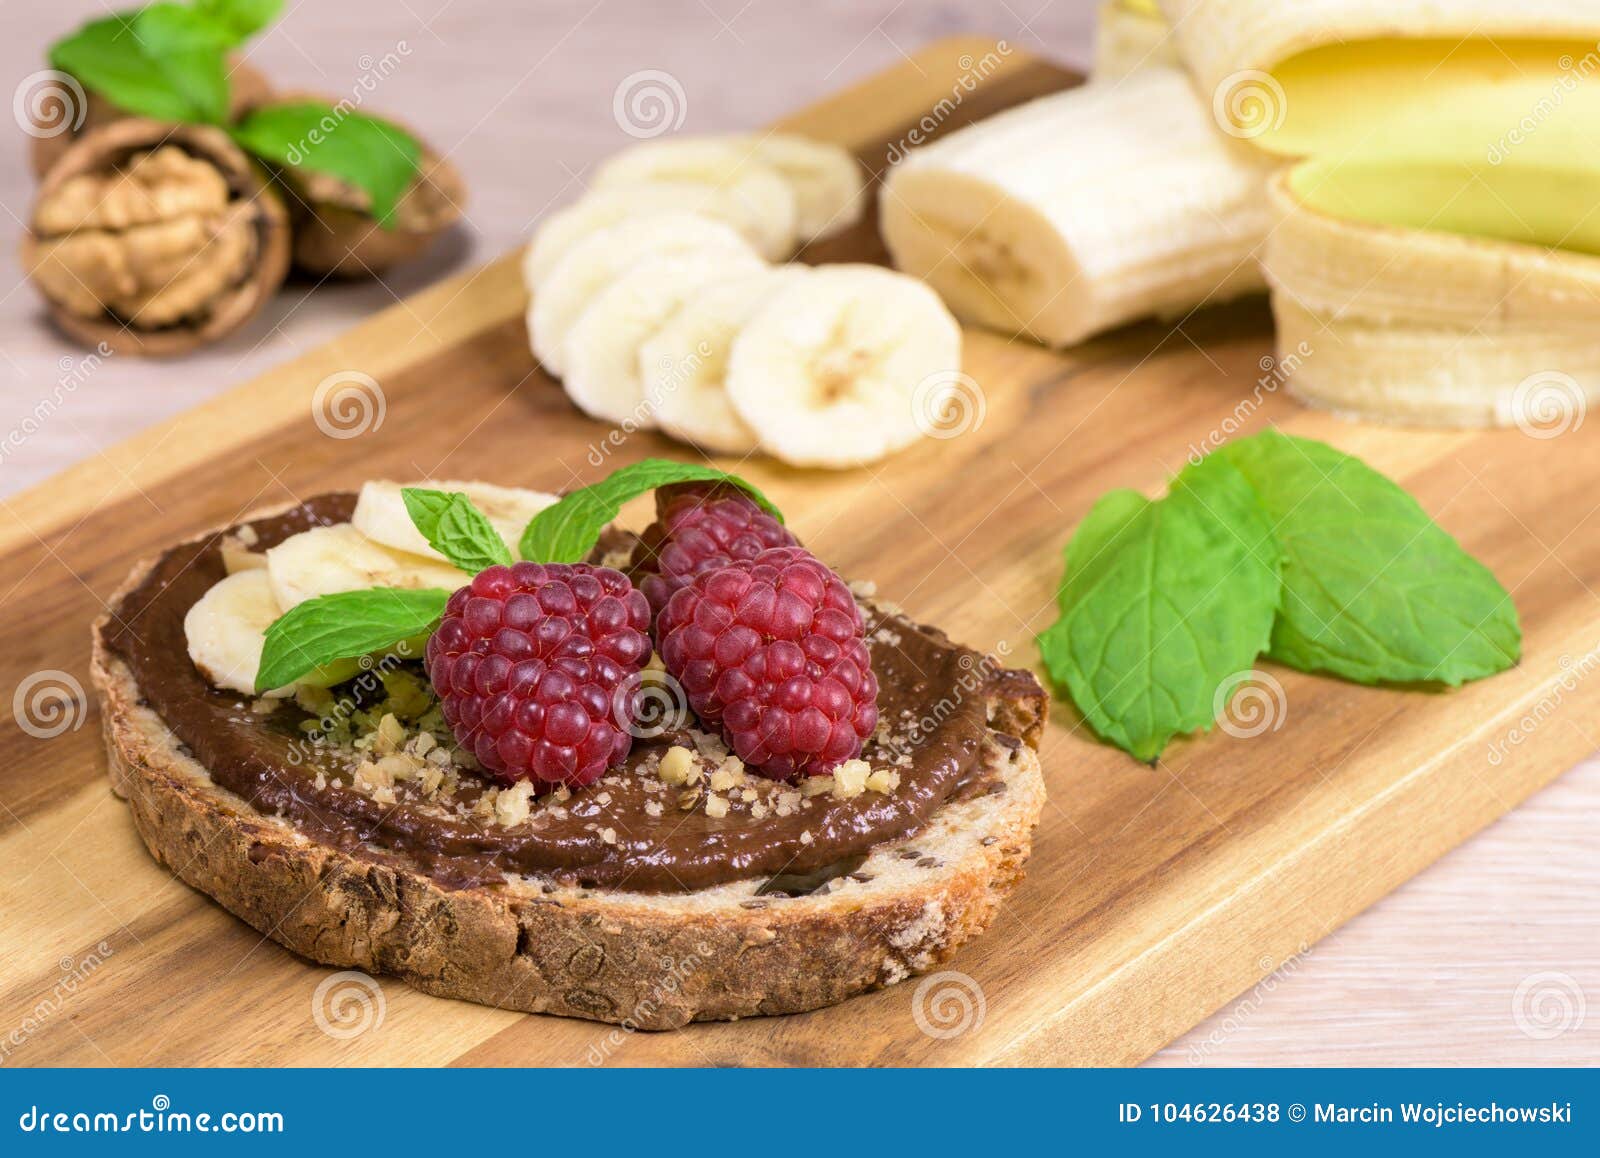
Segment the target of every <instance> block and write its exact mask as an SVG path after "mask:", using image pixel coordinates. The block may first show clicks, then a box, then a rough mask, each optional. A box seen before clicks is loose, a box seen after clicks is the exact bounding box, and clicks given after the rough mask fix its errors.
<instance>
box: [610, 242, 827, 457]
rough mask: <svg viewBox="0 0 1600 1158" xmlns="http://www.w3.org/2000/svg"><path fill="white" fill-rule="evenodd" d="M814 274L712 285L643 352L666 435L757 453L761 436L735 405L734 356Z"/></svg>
mask: <svg viewBox="0 0 1600 1158" xmlns="http://www.w3.org/2000/svg"><path fill="white" fill-rule="evenodd" d="M810 273H811V267H810V266H807V265H778V266H772V267H771V268H769V269H764V270H761V271H760V272H758V273H752V274H750V275H749V276H747V277H737V278H733V279H731V280H729V281H719V282H716V283H715V284H713V285H709V286H707V287H705V288H704V289H702V290H701V291H700V292H699V293H697V294H695V295H694V297H693V298H692V299H691V300H690V301H689V302H688V303H687V304H685V305H684V307H683V308H682V309H680V310H679V311H678V312H677V313H676V314H675V315H673V317H672V318H671V320H669V321H668V322H667V324H666V325H664V326H662V327H661V329H660V330H658V331H656V334H655V336H654V337H652V338H650V339H649V340H648V341H647V342H645V343H644V344H643V345H642V346H640V347H639V374H640V376H641V377H642V378H643V379H644V393H645V400H646V403H647V404H648V406H649V407H650V409H651V411H652V412H653V413H654V414H655V417H656V421H657V422H659V423H660V424H661V428H662V429H663V430H665V431H666V432H667V433H668V434H670V435H672V436H673V437H674V438H681V439H683V440H684V441H685V442H692V443H694V444H695V445H696V446H699V447H700V448H701V449H702V450H707V451H711V452H713V453H717V454H749V453H750V452H752V451H754V450H755V449H757V446H758V445H759V440H758V439H757V438H756V433H755V431H753V430H751V429H750V426H749V424H748V423H746V422H745V420H744V419H743V418H740V417H739V413H738V411H736V410H734V408H733V403H732V402H730V401H729V400H728V392H727V389H726V386H725V380H726V377H727V372H728V355H729V352H730V351H731V350H732V349H733V341H734V338H736V337H737V336H738V334H739V331H740V330H741V329H743V328H744V326H745V323H747V322H748V321H749V320H750V319H751V318H753V317H754V316H755V315H756V314H757V313H758V312H759V311H760V310H761V308H762V307H763V306H764V305H766V303H767V302H769V301H771V300H772V298H773V297H774V296H775V295H776V294H778V293H779V292H781V291H783V290H785V289H788V288H789V287H790V286H793V285H795V284H796V283H797V282H799V281H801V280H802V279H804V278H806V277H808V276H810Z"/></svg>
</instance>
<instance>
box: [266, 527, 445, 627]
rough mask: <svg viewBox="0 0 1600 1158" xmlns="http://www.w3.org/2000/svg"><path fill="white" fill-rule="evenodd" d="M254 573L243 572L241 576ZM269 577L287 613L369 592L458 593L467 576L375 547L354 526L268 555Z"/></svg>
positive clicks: (302, 537) (295, 540) (305, 536)
mask: <svg viewBox="0 0 1600 1158" xmlns="http://www.w3.org/2000/svg"><path fill="white" fill-rule="evenodd" d="M244 574H251V572H240V575H244ZM265 574H266V575H267V577H268V578H269V579H270V581H271V583H272V593H273V596H274V598H275V599H276V600H277V603H278V606H279V607H281V608H282V609H283V610H284V611H287V610H289V608H291V607H294V606H295V605H296V604H299V603H304V602H305V601H306V600H307V599H314V598H316V597H317V596H318V595H332V594H334V593H336V592H339V591H357V590H361V589H363V588H367V587H404V588H420V587H442V588H444V589H445V590H446V591H453V590H455V589H456V588H457V587H461V586H464V585H465V584H466V583H467V581H468V578H469V577H468V576H467V575H466V574H465V573H464V572H462V571H458V570H456V569H455V568H454V567H452V566H450V565H449V564H448V563H440V562H438V561H436V560H434V559H427V558H424V557H422V556H421V555H412V554H407V553H406V552H404V551H396V550H394V549H393V548H391V547H385V546H384V545H383V544H381V543H375V542H373V541H372V540H371V539H369V538H367V536H365V535H364V534H362V533H361V532H360V531H358V530H357V529H356V528H355V526H354V525H353V524H350V523H338V524H335V525H334V526H331V527H312V528H311V529H310V530H309V531H301V532H300V533H299V534H298V535H290V536H289V537H288V538H287V539H285V540H284V541H283V542H281V543H279V544H278V545H277V546H276V547H273V548H272V549H271V550H269V551H268V552H267V569H266V572H265Z"/></svg>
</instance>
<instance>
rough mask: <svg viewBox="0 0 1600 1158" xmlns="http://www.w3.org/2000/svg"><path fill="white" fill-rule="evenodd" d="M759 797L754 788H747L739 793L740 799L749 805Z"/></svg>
mask: <svg viewBox="0 0 1600 1158" xmlns="http://www.w3.org/2000/svg"><path fill="white" fill-rule="evenodd" d="M757 795H758V793H757V792H756V790H755V789H754V788H745V789H742V790H741V791H740V792H739V799H740V800H742V801H744V802H745V803H746V804H749V803H750V802H751V801H752V800H754V799H755V798H756V796H757Z"/></svg>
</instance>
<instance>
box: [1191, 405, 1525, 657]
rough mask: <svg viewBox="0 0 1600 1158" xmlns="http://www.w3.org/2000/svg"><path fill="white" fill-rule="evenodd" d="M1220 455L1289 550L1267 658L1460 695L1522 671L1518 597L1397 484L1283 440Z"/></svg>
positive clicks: (1263, 438) (1313, 446)
mask: <svg viewBox="0 0 1600 1158" xmlns="http://www.w3.org/2000/svg"><path fill="white" fill-rule="evenodd" d="M1217 455H1220V456H1222V457H1225V458H1226V459H1227V460H1228V461H1229V462H1231V463H1233V464H1234V465H1235V466H1236V467H1238V469H1239V470H1240V471H1241V472H1242V473H1243V474H1244V476H1245V477H1246V478H1247V479H1248V480H1249V481H1250V484H1251V485H1252V487H1253V488H1254V489H1255V492H1256V495H1257V497H1258V500H1259V502H1260V504H1261V506H1262V508H1263V509H1264V510H1265V511H1266V513H1267V517H1268V518H1269V519H1270V520H1271V521H1272V523H1273V525H1274V528H1275V534H1276V536H1277V538H1278V541H1279V542H1280V543H1281V544H1282V547H1283V553H1284V568H1283V587H1284V597H1283V607H1282V610H1281V611H1280V612H1279V615H1278V623H1277V626H1276V627H1275V628H1274V630H1273V633H1272V648H1271V651H1270V653H1269V655H1270V656H1271V658H1273V659H1275V660H1278V661H1279V662H1281V663H1284V664H1287V665H1288V666H1290V667H1294V668H1299V669H1300V670H1302V671H1325V672H1331V673H1332V674H1334V675H1338V676H1342V677H1344V678H1345V679H1349V680H1355V681H1356V682H1358V683H1364V684H1371V683H1380V682H1388V683H1415V682H1437V683H1443V684H1448V685H1450V686H1452V687H1453V686H1456V685H1458V684H1460V683H1463V682H1464V681H1466V680H1472V679H1478V678H1481V677H1483V676H1487V675H1492V674H1494V673H1495V672H1498V671H1502V670H1504V669H1505V668H1508V667H1510V666H1511V665H1512V664H1514V663H1516V661H1517V658H1518V656H1519V655H1520V653H1521V647H1522V632H1521V628H1520V627H1519V626H1518V622H1517V611H1516V607H1515V605H1514V604H1513V603H1512V602H1511V596H1510V595H1508V594H1507V593H1506V590H1505V588H1504V587H1502V586H1501V585H1500V583H1499V581H1498V580H1496V579H1495V577H1494V575H1492V574H1491V573H1490V572H1489V570H1488V568H1486V567H1484V566H1483V564H1481V563H1479V562H1478V561H1477V560H1476V559H1474V558H1473V557H1472V556H1471V555H1469V554H1467V552H1466V551H1464V550H1463V549H1462V548H1461V545H1460V544H1459V543H1457V542H1456V541H1455V539H1454V538H1452V537H1451V536H1450V535H1449V533H1447V532H1446V531H1445V530H1444V529H1443V528H1441V527H1440V526H1438V524H1436V523H1435V522H1434V521H1433V520H1432V519H1430V518H1429V517H1428V515H1427V514H1426V512H1424V511H1423V509H1422V508H1421V507H1420V506H1418V505H1417V501H1416V500H1415V499H1413V498H1412V497H1411V496H1410V495H1409V494H1407V493H1406V492H1405V491H1404V490H1403V489H1401V487H1400V486H1398V485H1397V484H1396V483H1394V482H1392V481H1391V480H1389V479H1388V478H1385V477H1384V476H1383V475H1382V474H1379V473H1378V472H1377V471H1375V470H1373V469H1372V468H1371V467H1369V466H1367V465H1366V464H1365V463H1363V462H1362V461H1361V460H1360V459H1357V458H1353V457H1351V456H1350V455H1347V454H1343V453H1341V452H1340V451H1337V450H1335V449H1334V448H1333V447H1331V446H1328V445H1327V444H1325V443H1321V442H1313V441H1311V440H1309V439H1304V438H1293V437H1290V436H1288V435H1284V434H1279V433H1276V432H1269V433H1265V434H1261V435H1257V436H1255V437H1253V438H1247V439H1242V440H1240V441H1239V442H1234V443H1230V444H1229V445H1227V446H1225V447H1223V448H1221V449H1220V450H1218V451H1217V452H1215V454H1214V455H1213V457H1216V456H1217Z"/></svg>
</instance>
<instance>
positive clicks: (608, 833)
mask: <svg viewBox="0 0 1600 1158" xmlns="http://www.w3.org/2000/svg"><path fill="white" fill-rule="evenodd" d="M600 839H601V840H603V841H605V842H606V843H607V844H616V843H617V830H616V829H614V828H602V829H601V830H600Z"/></svg>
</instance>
